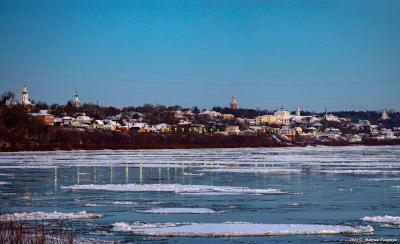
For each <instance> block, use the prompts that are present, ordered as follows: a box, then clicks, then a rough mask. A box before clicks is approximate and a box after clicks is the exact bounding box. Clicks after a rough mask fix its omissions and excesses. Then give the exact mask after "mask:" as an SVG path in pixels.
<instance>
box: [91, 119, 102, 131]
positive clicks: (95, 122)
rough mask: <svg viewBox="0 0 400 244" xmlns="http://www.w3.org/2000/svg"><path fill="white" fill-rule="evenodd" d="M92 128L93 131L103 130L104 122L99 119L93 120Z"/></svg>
mask: <svg viewBox="0 0 400 244" xmlns="http://www.w3.org/2000/svg"><path fill="white" fill-rule="evenodd" d="M92 128H94V129H103V128H104V122H103V121H102V120H99V119H95V120H93V122H92Z"/></svg>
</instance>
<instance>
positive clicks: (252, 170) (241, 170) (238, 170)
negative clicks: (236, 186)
mask: <svg viewBox="0 0 400 244" xmlns="http://www.w3.org/2000/svg"><path fill="white" fill-rule="evenodd" d="M200 171H202V172H221V173H261V174H299V173H301V169H285V168H218V169H203V170H200Z"/></svg>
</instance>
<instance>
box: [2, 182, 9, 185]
mask: <svg viewBox="0 0 400 244" xmlns="http://www.w3.org/2000/svg"><path fill="white" fill-rule="evenodd" d="M8 184H10V182H7V181H0V185H8Z"/></svg>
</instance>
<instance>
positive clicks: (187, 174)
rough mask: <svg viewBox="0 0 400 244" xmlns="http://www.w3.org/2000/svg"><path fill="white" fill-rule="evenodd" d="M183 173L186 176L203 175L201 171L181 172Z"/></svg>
mask: <svg viewBox="0 0 400 244" xmlns="http://www.w3.org/2000/svg"><path fill="white" fill-rule="evenodd" d="M183 175H186V176H203V175H204V174H203V173H183Z"/></svg>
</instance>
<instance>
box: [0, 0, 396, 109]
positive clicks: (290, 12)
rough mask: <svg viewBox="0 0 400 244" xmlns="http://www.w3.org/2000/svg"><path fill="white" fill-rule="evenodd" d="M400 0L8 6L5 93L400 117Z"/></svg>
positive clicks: (54, 99) (0, 30)
mask: <svg viewBox="0 0 400 244" xmlns="http://www.w3.org/2000/svg"><path fill="white" fill-rule="evenodd" d="M399 13H400V1H398V0H393V1H387V0H375V1H370V0H342V1H339V0H338V1H331V0H320V1H313V0H310V1H291V0H277V1H260V0H247V1H235V0H210V1H208V0H198V1H191V0H186V1H183V0H180V1H167V0H160V1H152V0H143V1H123V0H121V1H102V0H96V1H85V0H77V1H74V0H69V1H63V0H47V1H41V0H36V1H19V0H10V1H4V0H1V1H0V84H1V85H0V92H3V91H6V90H12V91H14V92H15V93H19V90H20V89H21V87H22V86H23V84H27V85H28V88H29V90H30V93H31V96H32V97H33V99H34V100H36V101H38V100H42V101H46V102H48V103H60V104H62V103H65V102H66V101H67V100H68V99H71V98H72V97H73V96H74V94H75V90H78V93H79V94H80V97H81V100H82V101H83V102H94V103H95V102H96V100H98V101H99V103H100V104H101V105H116V106H126V105H140V104H144V103H153V104H165V105H174V104H180V105H183V106H192V105H198V106H200V107H202V108H208V107H212V106H214V105H215V106H226V105H228V104H229V101H230V98H231V96H236V97H237V98H238V102H239V106H240V107H247V108H266V109H275V108H278V107H281V106H285V107H287V108H288V109H294V108H295V106H296V105H297V104H299V105H300V106H301V107H302V108H304V109H307V110H314V111H323V110H324V108H325V107H326V108H328V110H339V109H355V110H365V109H383V108H393V109H396V110H399V105H400V96H399V95H398V94H399V93H400V69H399V64H400V31H399V30H400V15H399Z"/></svg>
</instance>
